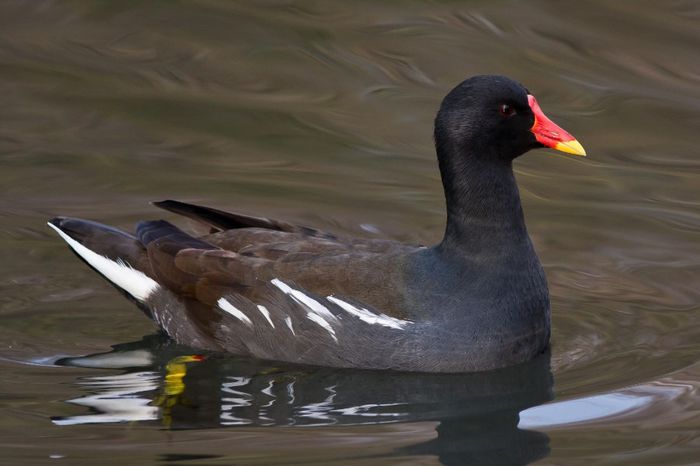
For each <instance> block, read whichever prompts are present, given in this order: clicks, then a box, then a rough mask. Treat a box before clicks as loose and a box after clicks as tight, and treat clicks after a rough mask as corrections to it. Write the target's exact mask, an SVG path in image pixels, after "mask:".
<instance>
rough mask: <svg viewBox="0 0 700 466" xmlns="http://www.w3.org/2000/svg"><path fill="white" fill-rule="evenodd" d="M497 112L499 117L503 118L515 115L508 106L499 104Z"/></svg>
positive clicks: (513, 110)
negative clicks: (499, 113)
mask: <svg viewBox="0 0 700 466" xmlns="http://www.w3.org/2000/svg"><path fill="white" fill-rule="evenodd" d="M498 111H499V112H501V115H503V116H504V117H509V116H513V115H515V109H514V108H513V107H511V106H510V105H508V104H501V106H500V107H499V108H498Z"/></svg>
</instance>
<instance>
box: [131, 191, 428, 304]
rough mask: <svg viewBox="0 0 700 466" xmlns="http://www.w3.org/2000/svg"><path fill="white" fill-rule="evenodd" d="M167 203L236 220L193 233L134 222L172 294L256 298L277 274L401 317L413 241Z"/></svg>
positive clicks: (212, 221)
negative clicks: (345, 235) (344, 234)
mask: <svg viewBox="0 0 700 466" xmlns="http://www.w3.org/2000/svg"><path fill="white" fill-rule="evenodd" d="M159 206H160V205H159ZM165 206H167V208H168V210H171V211H177V212H178V213H180V212H186V215H187V216H188V217H190V218H194V219H196V220H200V221H202V222H203V223H205V224H208V225H210V226H212V227H216V228H224V227H233V228H232V229H228V230H223V231H219V232H217V233H213V234H210V235H207V236H205V237H203V238H201V239H195V238H192V237H190V236H189V235H187V234H185V233H183V232H182V231H180V230H178V229H177V228H175V227H174V226H172V225H170V224H168V223H167V222H162V221H159V222H146V223H144V224H141V225H139V228H138V229H137V234H138V236H139V239H140V240H141V241H142V242H143V243H144V245H146V247H147V251H148V256H149V258H150V261H151V268H152V270H153V273H154V274H155V275H156V276H157V277H158V280H159V281H160V282H161V283H163V284H165V285H166V286H167V287H168V288H170V289H171V290H173V291H175V292H176V293H177V294H180V295H183V296H186V297H191V298H195V299H197V300H198V301H200V302H203V303H207V304H214V303H215V302H216V300H217V299H218V297H220V296H222V295H223V294H225V293H232V292H233V293H236V294H239V295H241V296H244V297H246V298H248V299H252V300H254V299H256V298H258V297H259V294H260V293H261V292H263V291H262V290H264V289H265V287H266V285H269V283H270V282H271V281H272V280H274V279H280V280H285V281H291V282H295V283H297V284H299V285H300V286H302V287H303V288H304V289H306V290H308V291H310V292H312V293H315V294H318V295H322V296H328V295H343V296H346V297H348V298H352V299H354V300H356V301H358V302H362V303H365V304H367V305H369V306H372V307H374V308H375V309H380V310H381V311H382V312H384V313H386V314H388V315H391V316H394V317H405V313H404V312H403V311H402V309H403V307H404V306H403V302H402V296H403V293H402V292H401V290H402V281H403V280H402V278H403V277H402V274H403V264H404V259H405V256H406V254H407V253H408V252H410V251H413V250H415V247H411V246H406V245H403V244H401V243H397V242H394V241H387V240H366V239H352V240H342V239H340V238H337V237H336V236H334V235H331V234H327V233H323V232H321V231H318V230H314V229H311V228H305V227H296V226H294V225H291V224H288V223H285V222H279V221H275V220H269V219H261V218H257V217H247V216H241V215H238V214H230V213H226V212H222V211H218V210H214V209H208V208H206V207H199V206H193V205H190V204H184V203H177V202H175V201H168V203H167V204H165ZM166 225H167V226H166ZM253 225H255V226H253ZM261 225H265V226H264V227H263V226H261ZM168 229H169V230H168ZM149 230H150V231H151V232H150V233H148V232H149ZM154 232H157V233H154ZM183 235H184V236H183ZM155 236H158V238H157V239H154V237H155Z"/></svg>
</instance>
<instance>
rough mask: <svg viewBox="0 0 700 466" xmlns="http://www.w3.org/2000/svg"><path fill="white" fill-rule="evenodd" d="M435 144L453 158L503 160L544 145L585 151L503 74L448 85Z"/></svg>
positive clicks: (581, 152) (572, 150) (575, 151)
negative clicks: (450, 88) (448, 90)
mask: <svg viewBox="0 0 700 466" xmlns="http://www.w3.org/2000/svg"><path fill="white" fill-rule="evenodd" d="M435 142H436V145H437V146H438V152H443V153H444V152H448V153H450V154H452V156H453V157H454V156H458V157H459V156H465V157H479V158H482V159H490V160H501V161H511V160H513V159H514V158H516V157H518V156H519V155H522V154H524V153H525V152H527V151H528V150H530V149H533V148H536V147H543V146H548V147H552V148H555V149H557V150H561V151H564V152H569V153H575V154H578V155H584V154H585V153H584V152H583V148H582V147H581V146H580V144H579V143H578V142H576V140H575V139H574V138H573V137H572V136H571V135H570V134H569V133H567V132H566V131H564V130H563V129H561V128H559V127H558V126H557V125H555V124H554V123H552V122H551V121H550V120H549V119H548V118H547V117H546V116H545V115H544V114H543V113H542V111H541V110H540V108H539V105H538V104H537V101H536V100H535V98H534V97H533V96H531V95H530V93H529V92H528V90H527V89H526V88H525V87H524V86H523V85H521V84H520V83H518V82H515V81H513V80H512V79H509V78H507V77H505V76H489V75H484V76H474V77H472V78H469V79H467V80H466V81H463V82H462V83H461V84H459V85H458V86H457V87H455V88H454V89H452V91H450V93H449V94H447V96H446V97H445V98H444V99H443V101H442V105H441V106H440V111H439V112H438V115H437V118H436V120H435ZM441 149H442V150H441Z"/></svg>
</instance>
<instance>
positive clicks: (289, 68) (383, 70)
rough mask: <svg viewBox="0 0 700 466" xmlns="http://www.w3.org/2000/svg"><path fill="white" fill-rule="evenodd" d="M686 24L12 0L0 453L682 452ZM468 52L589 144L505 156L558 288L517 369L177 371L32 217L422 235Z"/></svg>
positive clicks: (356, 7)
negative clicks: (437, 122)
mask: <svg viewBox="0 0 700 466" xmlns="http://www.w3.org/2000/svg"><path fill="white" fill-rule="evenodd" d="M698 19H700V4H699V3H698V2H693V1H674V2H663V3H661V2H652V1H644V2H640V1H621V2H614V3H613V2H604V1H602V0H601V1H586V2H577V3H575V4H573V3H569V4H567V5H566V7H564V6H563V5H562V4H561V3H560V2H550V1H534V2H527V3H525V2H517V1H503V2H501V1H496V2H479V1H474V2H466V3H465V2H462V3H457V2H419V1H414V2H402V3H401V4H399V3H397V2H383V3H381V4H380V3H378V2H322V3H321V2H318V3H316V2H264V3H263V2H247V3H244V2H237V3H231V2H218V1H202V2H178V3H173V2H135V1H134V2H87V1H78V0H75V1H69V2H60V3H59V2H51V1H41V2H20V1H17V2H4V3H3V4H2V5H1V6H0V70H1V71H0V106H1V108H2V111H1V112H0V123H1V124H0V163H1V164H2V165H1V166H2V170H0V182H1V183H2V193H3V195H2V197H1V198H0V215H1V216H2V223H1V224H0V242H1V245H2V247H1V248H0V251H2V253H1V254H2V257H1V259H2V261H1V262H0V263H2V264H3V267H2V269H1V270H0V287H2V295H1V296H2V298H1V301H0V306H1V307H0V369H1V370H2V373H3V376H2V377H1V378H0V393H1V394H2V397H1V398H0V407H1V409H2V413H3V416H2V417H1V418H0V449H1V451H2V455H1V457H0V462H3V463H5V464H13V465H24V464H26V465H30V464H31V465H33V464H47V463H48V464H50V463H51V462H53V461H55V462H56V463H57V464H86V465H92V464H95V463H96V462H98V461H99V462H100V463H101V464H105V465H107V464H126V463H129V462H131V463H134V464H144V463H148V464H153V463H158V464H166V463H170V462H173V463H179V464H231V463H235V464H289V463H296V464H331V463H332V464H368V465H369V464H441V463H442V464H525V463H528V462H531V461H534V462H536V463H537V464H583V465H587V464H592V463H596V464H616V465H619V464H630V465H640V464H697V463H698V462H700V434H698V429H697V426H698V425H699V424H700V411H699V410H700V397H699V395H698V393H697V390H698V387H699V386H700V364H698V361H699V360H700V325H699V324H700V304H699V302H700V299H699V298H700V278H698V277H700V273H699V272H700V248H699V247H698V239H699V235H700V202H699V201H698V198H699V196H698V194H699V193H700V188H699V186H700V184H699V181H700V162H699V160H700V157H699V156H700V153H699V152H698V149H697V134H696V133H697V126H698V123H699V122H700V117H699V116H698V115H700V91H699V89H700V62H699V61H698V60H697V50H698V48H699V47H700V34H698V28H697V21H698ZM477 73H502V74H507V75H509V76H512V77H514V78H516V79H518V80H520V81H522V82H523V83H525V85H526V86H527V87H528V88H529V89H530V91H532V92H533V93H534V94H535V95H536V96H537V98H538V100H539V102H540V104H541V105H542V107H543V109H544V111H545V112H547V114H548V115H550V116H551V117H552V118H553V119H554V120H555V121H556V122H557V123H559V124H561V125H562V126H563V127H564V128H566V129H568V130H570V131H571V132H572V134H574V135H575V136H576V137H577V138H578V139H579V140H580V141H581V143H582V144H583V145H584V146H585V147H586V150H587V151H588V154H589V157H588V158H586V159H579V158H567V157H558V156H555V155H554V154H552V153H550V152H547V151H537V152H535V153H531V154H529V155H528V156H526V157H523V158H522V159H520V160H518V162H517V165H516V170H517V175H518V180H519V184H520V187H521V192H522V195H523V201H524V204H525V210H526V216H527V220H528V227H529V230H530V232H531V234H532V236H533V240H534V242H535V244H536V247H537V249H538V251H539V253H540V257H541V259H542V261H543V264H544V266H545V269H546V272H547V275H548V278H549V283H550V288H551V293H552V306H553V326H554V328H553V349H552V353H551V356H549V357H545V358H542V359H541V360H537V361H534V362H533V363H531V364H529V365H526V366H522V367H518V368H510V369H506V370H503V371H498V372H495V373H486V374H471V375H458V376H425V375H411V374H400V375H398V374H382V373H373V372H357V371H332V370H327V369H318V368H304V367H281V366H275V365H270V364H265V363H260V362H255V361H250V360H246V359H238V358H224V357H222V356H212V357H210V358H208V359H206V360H204V361H200V362H189V363H183V364H184V366H183V367H181V368H180V369H177V368H175V369H174V368H173V367H174V366H173V363H172V361H173V360H174V359H175V358H176V357H178V356H182V355H185V354H190V353H191V351H192V350H189V349H187V348H180V347H176V346H173V345H172V344H170V343H168V342H167V341H163V340H162V339H161V338H159V337H158V336H156V335H154V332H155V329H154V327H153V325H152V323H150V322H149V321H148V320H147V319H145V318H144V317H143V316H142V315H141V314H140V313H139V312H138V311H137V310H136V309H135V308H134V307H133V306H132V305H131V304H130V303H128V302H127V301H126V300H124V299H123V298H121V297H120V296H119V295H118V294H117V293H115V292H114V290H113V289H112V288H111V287H109V286H108V285H106V284H105V283H104V282H103V281H101V280H100V279H99V278H98V277H97V276H96V275H95V274H94V273H93V272H92V271H90V270H89V269H88V268H87V267H85V266H84V265H83V264H81V263H80V262H79V261H77V260H76V259H75V257H74V256H72V255H71V254H69V253H68V251H67V249H66V247H65V246H64V244H62V242H61V241H59V239H58V238H57V237H56V236H55V234H53V232H51V231H49V229H48V228H46V226H45V221H46V219H47V218H49V217H51V216H53V215H56V214H63V215H71V216H78V217H84V218H91V219H96V220H100V221H103V222H105V223H110V224H114V225H118V226H121V227H124V228H129V227H130V226H131V225H133V223H134V222H136V221H138V220H139V219H143V218H155V217H159V216H165V217H167V218H171V217H170V216H169V215H167V214H164V213H161V212H158V211H157V210H156V209H155V208H153V207H151V206H149V204H148V202H149V201H151V200H158V199H163V198H178V199H183V200H191V201H199V202H202V203H204V204H208V205H212V206H219V207H222V208H230V209H235V210H239V211H243V212H248V213H252V214H258V215H265V216H270V217H279V218H283V219H286V220H289V221H293V222H297V223H303V224H309V225H314V226H316V227H319V228H325V229H329V230H332V231H335V232H340V233H348V234H354V235H363V236H370V237H371V236H382V237H391V238H396V239H400V240H407V241H415V242H421V243H430V242H433V241H435V240H436V239H437V238H438V237H439V235H440V233H441V231H442V222H443V200H442V192H441V187H440V184H439V177H438V172H437V167H436V164H435V160H434V153H433V150H432V141H431V125H432V119H433V117H434V113H435V111H436V108H437V106H438V104H439V101H440V99H441V98H442V96H443V95H444V94H445V93H446V91H447V90H449V89H450V88H451V87H452V86H453V85H454V84H456V83H457V82H459V81H460V80H461V79H463V78H464V77H466V76H469V75H472V74H477ZM177 222H178V223H179V224H180V225H182V226H183V227H186V228H188V229H191V230H192V229H195V228H196V227H195V225H193V224H191V223H188V222H187V221H182V220H178V221H177ZM111 346H114V347H115V348H114V350H111V349H110V347H111ZM110 351H112V353H110V354H109V355H108V356H92V357H87V358H85V359H62V360H61V358H76V357H81V356H87V355H94V354H99V353H109V352H110ZM169 362H170V363H171V366H170V367H169V368H168V366H167V364H168V363H169ZM178 370H182V371H185V372H186V375H184V376H183V377H181V378H178V377H172V376H171V377H169V379H168V380H170V382H169V383H166V382H165V378H164V376H165V375H166V374H167V373H170V374H171V375H172V374H173V373H177V371H178ZM173 371H174V372H173Z"/></svg>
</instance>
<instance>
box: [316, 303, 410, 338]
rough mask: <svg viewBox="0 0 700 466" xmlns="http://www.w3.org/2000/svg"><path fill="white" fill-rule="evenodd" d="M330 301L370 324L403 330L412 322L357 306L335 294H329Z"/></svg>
mask: <svg viewBox="0 0 700 466" xmlns="http://www.w3.org/2000/svg"><path fill="white" fill-rule="evenodd" d="M328 301H330V302H332V303H335V304H337V305H338V306H340V307H341V308H342V309H343V310H344V311H346V312H349V313H350V314H352V315H354V316H355V317H357V318H359V319H360V320H361V321H363V322H367V323H368V324H370V325H383V326H384V327H390V328H395V329H397V330H403V328H404V327H405V326H406V325H407V324H412V323H413V322H411V321H410V320H401V319H396V318H394V317H389V316H388V315H386V314H375V313H374V312H371V311H369V310H368V309H364V308H357V307H355V306H353V305H352V304H350V303H348V302H345V301H343V300H342V299H338V298H336V297H335V296H328Z"/></svg>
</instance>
